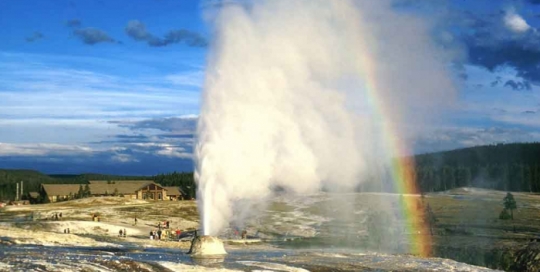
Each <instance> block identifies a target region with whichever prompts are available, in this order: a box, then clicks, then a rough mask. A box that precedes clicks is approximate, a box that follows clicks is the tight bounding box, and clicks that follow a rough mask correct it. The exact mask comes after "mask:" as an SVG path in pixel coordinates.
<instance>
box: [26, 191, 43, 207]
mask: <svg viewBox="0 0 540 272" xmlns="http://www.w3.org/2000/svg"><path fill="white" fill-rule="evenodd" d="M28 200H29V201H30V204H36V203H39V202H40V199H39V193H38V192H28Z"/></svg>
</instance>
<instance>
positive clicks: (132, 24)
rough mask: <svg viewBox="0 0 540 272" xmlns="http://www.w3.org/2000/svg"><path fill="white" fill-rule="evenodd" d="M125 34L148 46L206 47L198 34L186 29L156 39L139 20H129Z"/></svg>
mask: <svg viewBox="0 0 540 272" xmlns="http://www.w3.org/2000/svg"><path fill="white" fill-rule="evenodd" d="M125 32H126V34H127V35H128V36H129V37H131V38H132V39H133V40H135V41H139V42H141V41H142V42H146V43H147V44H148V45H149V46H153V47H161V46H167V45H170V44H178V43H184V44H186V45H188V46H192V47H205V46H207V45H208V42H207V41H206V39H205V38H204V37H203V36H201V35H200V34H199V33H197V32H194V31H190V30H187V29H174V30H170V31H169V32H167V34H165V36H164V37H157V36H156V35H154V34H152V33H150V32H149V31H148V30H147V29H146V25H144V24H143V23H142V22H141V21H139V20H131V21H129V22H128V24H127V26H126V27H125Z"/></svg>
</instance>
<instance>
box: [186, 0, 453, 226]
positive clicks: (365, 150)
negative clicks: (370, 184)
mask: <svg viewBox="0 0 540 272" xmlns="http://www.w3.org/2000/svg"><path fill="white" fill-rule="evenodd" d="M213 2H215V1H213ZM243 4H245V5H243ZM207 15H208V16H206V18H208V19H209V20H210V23H211V24H212V25H213V29H212V31H213V34H214V37H213V39H212V44H211V46H210V54H209V58H208V64H207V68H206V77H205V85H204V91H203V97H202V103H201V113H200V116H199V123H198V139H197V141H198V142H197V145H196V149H195V157H196V164H197V169H196V172H195V178H196V180H197V183H198V192H197V201H198V202H199V203H198V204H199V211H200V213H201V223H202V228H203V234H204V235H213V236H216V235H219V233H220V232H221V231H222V230H223V229H224V228H227V227H228V226H229V225H230V224H231V222H242V220H243V218H244V217H246V216H249V215H250V213H253V212H257V209H255V208H254V207H256V204H259V203H260V202H263V201H265V200H266V199H268V198H269V197H270V196H271V195H272V193H273V191H274V189H275V188H280V189H281V191H286V192H291V193H296V194H309V193H314V192H317V191H318V190H320V189H321V188H325V189H328V190H334V189H336V190H337V189H339V190H348V191H352V190H354V189H355V188H356V186H357V185H358V183H360V182H362V181H363V180H366V179H369V178H370V177H372V178H371V179H374V178H373V177H377V179H382V178H385V175H384V173H385V170H384V169H388V168H389V167H388V164H389V162H390V161H391V158H393V157H395V156H399V155H403V154H399V153H400V152H401V151H402V150H404V149H402V148H399V150H398V148H396V147H401V146H402V145H399V144H391V145H389V144H388V143H389V142H392V143H396V142H397V139H400V138H404V137H405V136H411V135H412V134H414V133H416V132H418V131H417V129H418V127H419V125H420V124H423V123H425V121H426V120H427V117H432V116H434V114H433V113H434V111H435V110H437V111H438V110H440V109H441V108H444V105H445V103H447V101H451V100H452V99H451V98H452V95H451V94H452V93H453V90H454V86H453V83H452V80H451V78H450V77H449V76H448V74H447V72H448V71H447V68H448V66H447V65H446V63H447V62H446V61H447V60H448V59H446V58H444V57H441V56H444V54H442V53H441V52H439V50H438V48H437V47H435V46H433V44H432V43H431V37H430V35H431V32H430V31H431V29H429V28H428V27H426V26H425V22H424V21H423V20H421V19H419V18H416V17H414V16H412V15H410V14H406V13H399V12H398V11H396V9H395V7H394V6H393V2H392V1H390V0H376V1H375V0H365V1H353V0H336V1H330V0H257V1H238V2H236V1H224V3H223V4H222V5H211V7H209V8H208V10H207ZM448 94H450V95H448ZM408 120H413V122H410V123H408V122H407V121H408ZM389 128H391V129H389ZM374 169H376V170H380V171H381V172H382V173H376V174H374V175H371V176H370V174H368V173H369V171H372V170H374ZM388 172H391V171H388V170H386V173H388ZM387 176H388V174H387Z"/></svg>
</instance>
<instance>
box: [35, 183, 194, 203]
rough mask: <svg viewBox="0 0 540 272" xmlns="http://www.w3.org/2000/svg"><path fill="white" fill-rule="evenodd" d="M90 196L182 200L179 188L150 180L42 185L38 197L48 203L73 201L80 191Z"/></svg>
mask: <svg viewBox="0 0 540 272" xmlns="http://www.w3.org/2000/svg"><path fill="white" fill-rule="evenodd" d="M81 188H82V189H83V190H85V189H86V188H88V189H89V194H90V196H95V197H98V196H119V197H125V198H130V199H148V200H182V199H184V196H185V194H184V193H183V192H182V190H181V189H180V188H179V187H164V186H161V185H160V184H157V183H155V182H153V181H151V180H113V181H107V180H91V181H89V182H88V184H42V185H41V191H40V195H41V196H42V197H43V198H47V199H48V200H49V202H57V201H61V200H68V199H73V198H75V196H76V195H77V194H78V193H79V191H80V190H81Z"/></svg>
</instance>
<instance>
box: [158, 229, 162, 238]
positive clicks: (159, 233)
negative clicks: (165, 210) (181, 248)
mask: <svg viewBox="0 0 540 272" xmlns="http://www.w3.org/2000/svg"><path fill="white" fill-rule="evenodd" d="M157 236H158V240H161V229H159V230H158V231H157Z"/></svg>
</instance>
